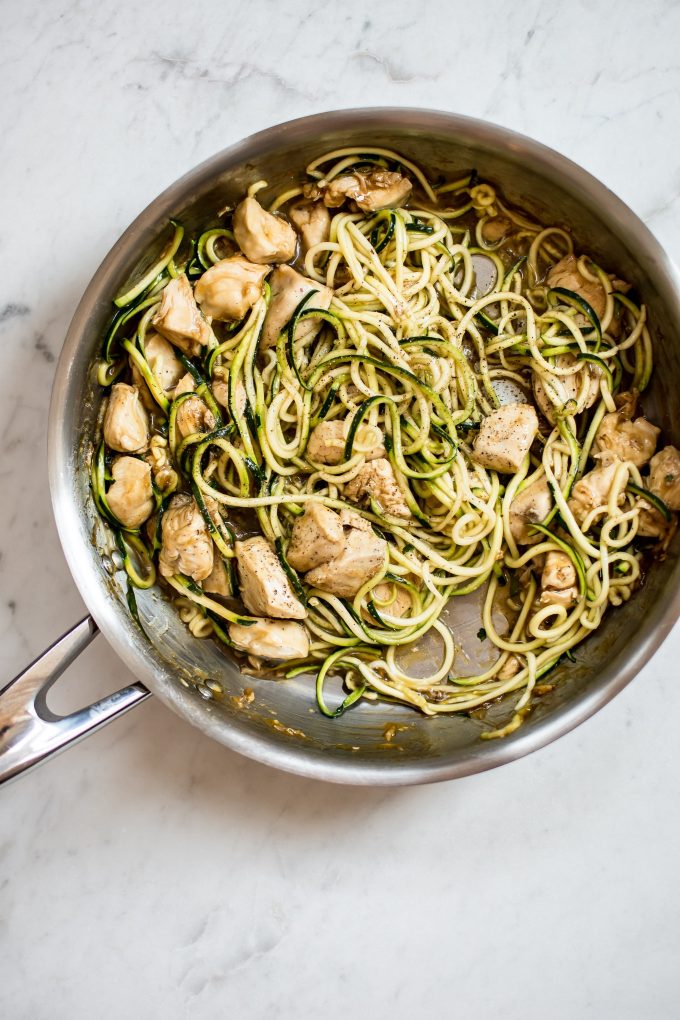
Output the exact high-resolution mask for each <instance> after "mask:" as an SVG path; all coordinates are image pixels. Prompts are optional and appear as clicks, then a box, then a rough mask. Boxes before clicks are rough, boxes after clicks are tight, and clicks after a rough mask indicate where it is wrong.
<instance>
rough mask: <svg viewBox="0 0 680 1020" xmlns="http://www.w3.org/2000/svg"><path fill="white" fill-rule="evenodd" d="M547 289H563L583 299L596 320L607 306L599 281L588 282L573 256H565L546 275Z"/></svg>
mask: <svg viewBox="0 0 680 1020" xmlns="http://www.w3.org/2000/svg"><path fill="white" fill-rule="evenodd" d="M546 282H547V284H548V286H549V287H564V288H565V290H571V291H573V292H574V294H578V295H579V297H582V298H584V300H586V301H587V302H588V304H589V305H590V307H591V308H592V310H593V311H594V312H595V314H596V315H597V317H598V318H601V317H602V316H603V315H604V310H605V307H606V304H607V293H606V291H605V289H604V287H603V286H602V284H601V283H600V281H599V280H595V281H593V280H589V279H588V278H587V277H585V276H584V275H583V274H582V273H581V272H580V271H579V267H578V259H577V258H576V256H575V255H565V256H564V258H563V259H560V261H559V262H558V263H556V265H554V266H553V267H552V269H551V270H550V272H549V273H548V276H547V280H546Z"/></svg>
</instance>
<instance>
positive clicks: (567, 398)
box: [532, 354, 600, 425]
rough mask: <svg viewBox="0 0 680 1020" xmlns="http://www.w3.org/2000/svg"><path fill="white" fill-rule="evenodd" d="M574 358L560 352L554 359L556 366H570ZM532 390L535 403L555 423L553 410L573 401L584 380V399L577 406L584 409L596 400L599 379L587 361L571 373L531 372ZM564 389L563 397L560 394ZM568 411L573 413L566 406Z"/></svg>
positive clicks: (573, 362)
mask: <svg viewBox="0 0 680 1020" xmlns="http://www.w3.org/2000/svg"><path fill="white" fill-rule="evenodd" d="M576 363H577V362H576V358H575V357H574V355H573V354H562V355H560V356H559V357H557V358H556V359H555V364H556V367H557V368H571V367H572V366H573V365H575V364H576ZM532 374H533V390H534V397H535V398H536V403H537V404H538V406H539V408H540V409H541V411H542V412H543V414H544V415H545V417H546V418H547V419H548V421H549V422H550V424H551V425H554V424H555V420H556V419H555V410H556V409H558V410H559V409H560V408H561V407H562V406H563V405H564V404H567V403H570V402H575V401H576V400H577V399H578V396H579V393H580V392H581V387H582V386H583V384H584V379H585V380H586V390H585V400H584V402H583V404H582V405H581V406H580V408H579V412H580V411H584V410H585V409H586V408H587V407H592V405H593V404H594V403H595V401H596V400H597V398H598V396H599V393H600V379H599V376H598V375H597V374H596V372H595V371H593V369H592V368H591V366H590V365H588V364H587V363H585V362H584V363H583V365H582V367H581V370H580V371H579V372H575V373H574V374H573V375H548V376H547V377H545V378H544V377H543V376H540V375H539V374H538V372H533V373H532ZM562 391H564V397H563V396H562ZM567 412H568V413H575V408H574V411H570V409H569V408H567Z"/></svg>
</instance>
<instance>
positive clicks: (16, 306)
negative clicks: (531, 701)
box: [0, 0, 680, 1020]
mask: <svg viewBox="0 0 680 1020" xmlns="http://www.w3.org/2000/svg"><path fill="white" fill-rule="evenodd" d="M59 12H60V13H59ZM2 20H3V50H2V56H1V57H0V81H1V83H2V85H1V94H2V96H3V103H2V108H1V111H0V126H1V128H2V138H3V146H2V151H3V156H2V163H1V165H0V175H1V180H2V188H1V189H0V250H1V252H2V274H1V275H0V365H1V372H0V390H1V391H2V399H0V436H1V437H2V446H1V449H2V459H1V462H0V463H1V465H2V466H1V469H0V479H1V481H0V486H1V488H0V492H1V494H2V495H1V499H0V522H1V526H0V556H1V559H0V585H1V599H0V625H1V628H2V630H1V634H2V641H1V644H0V662H1V666H2V669H1V671H0V677H9V676H11V675H13V674H14V673H15V672H16V671H17V670H18V669H19V668H20V667H21V666H22V665H23V664H25V663H26V662H27V661H28V660H29V659H30V658H31V657H32V656H33V655H34V654H35V653H37V652H38V651H39V650H41V649H42V647H44V646H45V645H46V644H47V643H48V641H50V640H52V639H53V638H54V637H56V636H57V635H58V634H60V633H61V632H62V631H63V630H65V629H66V628H67V627H68V626H69V625H70V624H71V623H73V622H74V621H75V620H76V619H77V618H79V616H81V615H82V614H83V612H84V610H83V606H82V603H81V601H80V599H79V597H78V595H77V593H76V589H75V587H74V585H73V582H72V580H71V578H70V575H69V573H68V571H67V568H66V564H65V561H64V558H63V555H62V552H61V549H60V547H59V543H58V541H57V536H56V531H55V528H54V525H53V523H52V516H51V510H50V504H49V495H48V489H47V479H46V466H45V432H46V427H45V420H46V417H45V415H46V409H47V405H48V400H49V393H50V386H51V381H52V375H53V370H54V363H55V358H56V356H57V354H58V352H59V348H60V346H61V342H62V338H63V336H64V333H65V330H66V327H67V324H68V321H69V319H70V317H71V314H72V312H73V310H74V307H75V305H76V302H77V300H78V298H79V296H80V294H81V293H82V291H83V289H84V287H85V285H86V283H87V281H88V279H89V277H90V276H91V274H92V272H93V270H94V268H95V267H96V265H97V264H98V263H99V261H100V260H101V258H102V257H103V255H104V254H105V253H106V251H107V250H108V248H109V247H110V246H111V245H112V244H113V242H114V241H115V240H116V238H117V237H118V235H119V233H120V232H121V231H122V229H123V228H124V227H125V226H126V225H127V224H128V223H129V221H130V220H131V219H132V218H133V217H134V216H135V215H136V214H137V213H138V211H139V210H140V209H141V208H142V207H143V206H144V205H146V204H147V202H148V201H150V200H151V199H152V198H153V197H154V196H155V195H156V194H157V193H158V192H159V191H160V190H161V189H163V188H164V187H165V186H166V185H167V184H169V183H170V182H172V181H173V180H174V179H175V178H176V177H178V176H179V175H180V174H181V173H183V172H184V171H186V170H187V169H189V168H190V167H192V166H193V165H195V164H196V163H197V162H199V161H200V160H202V159H204V158H205V157H207V156H209V155H210V154H211V153H213V152H214V151H217V150H218V149H220V148H222V147H224V146H225V145H228V144H229V143H231V142H233V141H235V140H237V139H238V138H239V137H241V136H243V135H245V134H248V133H250V132H252V131H253V130H256V129H260V128H263V127H266V126H268V125H270V124H274V123H276V122H278V121H281V120H284V119H288V118H290V117H294V116H299V115H303V114H306V113H309V112H314V111H320V110H324V109H329V108H337V107H343V106H361V105H380V104H383V105H410V106H418V105H420V106H430V107H436V108H442V109H450V110H454V111H457V112H460V113H467V114H471V115H476V116H481V117H485V118H488V119H490V120H493V121H496V122H498V123H501V124H504V125H507V126H509V127H511V128H515V129H517V130H519V131H522V132H525V133H527V134H530V135H533V136H534V137H536V138H538V139H540V140H541V141H543V142H545V143H547V144H548V145H553V146H554V147H556V148H558V149H559V150H561V151H562V152H563V153H565V154H566V155H568V156H570V157H571V158H573V159H574V160H576V161H577V162H579V163H581V164H582V165H583V166H585V167H586V168H587V169H588V170H590V171H591V172H593V173H594V174H595V175H597V176H598V177H600V178H601V179H602V180H604V181H605V182H606V183H607V184H608V185H609V186H610V187H612V188H613V190H614V191H616V192H617V193H618V194H619V195H620V196H621V197H622V198H623V199H624V200H625V201H626V202H628V203H629V204H630V205H631V206H632V208H633V209H634V210H635V211H636V212H637V213H639V214H640V215H641V216H642V217H643V219H645V220H646V221H647V223H648V224H649V225H650V227H651V228H652V229H653V230H654V231H655V233H656V234H657V236H658V237H659V238H660V240H661V242H662V243H663V244H665V245H666V247H667V249H668V250H669V252H670V254H671V255H672V256H674V257H675V258H676V259H679V260H680V201H679V198H678V196H679V193H680V140H679V138H678V131H677V125H678V121H679V118H680V64H679V63H678V49H677V40H678V37H679V35H680V7H679V6H678V5H677V4H676V3H674V2H662V0H648V2H647V3H646V4H644V5H642V4H636V3H633V2H631V0H623V3H621V2H619V3H617V4H614V3H610V2H604V0H593V2H591V3H590V4H586V3H583V2H578V3H574V4H570V5H563V6H561V7H559V8H558V7H557V6H556V5H550V4H542V3H540V2H539V0H526V2H525V3H523V4H501V3H496V2H491V3H488V4H486V5H476V6H475V5H474V4H473V5H470V4H463V3H460V2H458V0H455V2H454V0H450V2H445V0H433V2H430V3H429V4H427V5H426V6H425V5H418V4H414V3H412V2H411V3H405V2H404V0H393V2H391V3H389V4H388V3H386V2H382V3H380V2H378V3H373V4H370V5H367V4H361V3H358V2H356V0H344V2H343V3H342V4H339V5H334V4H327V5H325V6H319V7H318V8H317V5H314V4H312V3H309V2H308V0H297V2H290V3H288V4H283V3H275V2H273V0H272V2H268V0H250V2H249V3H247V4H245V3H240V4H237V3H235V2H233V0H222V2H216V0H206V2H203V3H193V4H192V3H187V2H185V0H181V2H180V0H166V3H164V4H162V5H160V6H159V5H148V4H147V5H143V4H139V3H132V2H131V0H119V2H118V3H116V4H107V3H100V4H94V3H88V2H87V0H85V2H80V3H77V2H68V3H64V4H57V5H48V4H44V3H38V2H37V0H5V2H4V3H3V5H2ZM679 655H680V630H678V629H677V628H676V631H675V633H674V635H673V636H672V637H671V638H670V639H669V640H668V641H667V642H666V644H665V645H664V647H663V648H662V650H661V651H660V652H659V653H658V654H657V655H656V657H655V658H654V659H653V661H652V662H651V663H650V664H649V665H648V666H647V668H646V669H645V670H644V671H643V673H642V674H641V675H640V676H639V677H638V679H637V680H636V681H635V682H634V683H633V684H631V685H630V687H629V688H628V689H627V690H626V691H624V692H623V693H622V694H621V695H620V696H619V697H618V698H617V699H616V700H615V701H614V702H613V703H612V704H611V705H610V706H609V707H608V708H606V709H605V710H604V711H603V712H601V713H600V714H599V715H598V716H596V717H595V718H594V719H592V720H591V721H589V722H588V723H586V724H585V725H584V726H582V727H581V728H580V729H579V730H577V731H576V732H574V733H572V734H570V735H569V736H567V737H565V738H563V739H562V740H560V741H558V743H556V744H554V745H552V746H551V747H549V748H547V749H545V750H543V751H541V752H539V753H538V754H535V755H533V756H530V757H529V758H527V759H524V760H522V761H520V762H517V763H515V764H514V765H511V766H507V767H505V768H503V769H500V770H497V771H496V772H494V773H488V774H485V775H481V776H477V777H474V778H470V779H467V780H464V781H458V782H454V783H447V784H441V785H438V786H434V787H423V788H413V789H403V790H389V791H384V790H383V791H379V790H370V789H369V790H366V789H348V788H339V787H337V788H336V787H330V786H325V785H322V784H320V783H315V782H311V781H305V780H301V779H297V778H294V777H291V776H287V775H283V774H280V773H276V772H273V771H270V770H267V769H265V768H263V767H262V766H259V765H257V764H255V763H253V762H251V761H247V760H245V759H242V758H240V757H238V756H236V755H234V754H232V753H230V752H228V751H226V750H225V749H223V748H222V747H220V746H218V745H217V744H214V743H212V742H210V741H209V740H207V739H206V738H204V737H202V736H201V735H200V734H199V733H198V732H197V731H195V730H192V729H191V728H190V727H189V726H188V725H187V724H185V723H183V722H181V721H180V720H179V719H177V718H175V716H173V715H172V714H171V713H170V712H169V711H168V710H166V709H165V708H164V707H162V706H161V705H160V704H158V703H156V702H154V701H153V700H150V701H148V702H147V703H145V704H144V706H142V707H141V708H139V709H137V710H135V711H134V712H133V713H132V714H131V715H129V716H127V717H126V718H125V719H124V720H122V721H119V722H118V723H117V724H114V725H112V726H110V727H108V728H107V729H105V730H103V731H101V732H100V733H99V734H97V735H96V736H94V737H92V738H91V739H89V740H88V741H86V742H85V743H83V744H80V745H79V746H78V747H77V748H75V749H74V750H72V751H70V752H68V753H67V754H65V755H63V756H62V757H61V758H59V759H57V760H56V761H55V762H54V763H52V764H50V765H49V766H47V767H45V768H42V769H39V770H37V771H35V772H33V773H32V774H30V775H29V776H27V777H25V778H24V779H23V780H21V781H20V782H17V783H16V784H14V785H13V786H11V787H8V788H6V789H5V790H3V791H2V794H1V797H2V804H1V810H0V1015H1V1016H2V1017H3V1018H5V1020H24V1018H26V1020H43V1018H45V1020H60V1018H67V1017H68V1018H80V1017H83V1018H85V1017H90V1016H93V1015H94V1016H97V1017H98V1018H100V1020H117V1018H120V1017H144V1018H146V1017H149V1018H156V1017H163V1018H164V1020H175V1018H185V1017H191V1018H192V1020H203V1018H213V1017H214V1018H223V1017H233V1018H239V1020H250V1018H265V1017H267V1018H269V1017H282V1018H295V1020H302V1018H306V1017H310V1018H311V1017H314V1018H317V1017H325V1018H328V1020H335V1018H341V1017H342V1018H344V1017H346V1016H358V1017H364V1016H366V1017H369V1016H370V1017H373V1018H375V1020H380V1018H383V1017H384V1018H387V1017H390V1018H401V1017H421V1016H423V1017H424V1016H428V1017H447V1018H449V1017H466V1018H467V1020H478V1018H487V1017H503V1018H505V1020H539V1018H540V1020H543V1018H545V1017H550V1018H551V1020H573V1018H586V1017H593V1018H598V1020H600V1018H603V1017H604V1018H609V1017H616V1018H617V1020H637V1018H639V1017H643V1016H644V1017H653V1018H654V1020H665V1018H669V1020H670V1018H671V1017H673V1018H675V1017H677V1016H678V1005H677V1003H678V992H679V991H680V987H679V979H678V966H677V961H678V951H679V950H680V894H679V893H678V885H677V861H678V844H679V839H680V816H679V812H678V794H679V793H680V778H679V777H680V746H679V744H678V737H677V725H676V720H677V718H678V715H679V714H680V687H679V686H678V673H677V660H678V656H679ZM674 662H675V666H674V665H673V663H674ZM129 679H130V677H129V674H127V673H126V670H125V668H124V667H123V666H122V665H121V663H120V662H119V661H118V660H117V659H116V657H115V656H114V654H113V652H112V651H110V649H109V648H108V646H107V645H106V644H105V642H104V640H103V639H101V638H100V639H99V640H98V641H97V642H96V644H95V646H93V647H92V649H91V650H89V651H88V652H87V653H86V655H85V656H84V657H83V658H82V659H81V660H80V661H79V662H78V663H77V665H76V666H75V667H74V668H73V669H72V670H71V673H70V674H69V677H68V680H66V681H65V686H64V691H63V692H62V694H61V695H60V699H61V704H63V705H65V706H67V707H68V706H69V705H70V706H75V705H77V704H79V703H82V702H84V700H86V699H89V698H90V697H91V696H92V695H98V694H100V693H104V692H105V691H111V690H113V689H114V688H116V687H118V686H122V685H123V684H124V683H126V682H128V681H129Z"/></svg>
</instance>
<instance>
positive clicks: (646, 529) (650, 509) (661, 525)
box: [637, 499, 671, 538]
mask: <svg viewBox="0 0 680 1020" xmlns="http://www.w3.org/2000/svg"><path fill="white" fill-rule="evenodd" d="M638 506H639V508H640V513H639V514H638V529H637V534H638V538H665V537H666V536H667V534H668V531H669V527H671V524H670V522H669V521H667V520H666V518H665V517H664V515H663V514H662V513H661V512H660V511H659V510H657V509H656V507H655V506H652V505H651V503H648V502H647V500H646V499H641V500H640V501H639V502H638Z"/></svg>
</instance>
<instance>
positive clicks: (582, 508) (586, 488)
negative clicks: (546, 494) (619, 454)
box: [568, 463, 623, 524]
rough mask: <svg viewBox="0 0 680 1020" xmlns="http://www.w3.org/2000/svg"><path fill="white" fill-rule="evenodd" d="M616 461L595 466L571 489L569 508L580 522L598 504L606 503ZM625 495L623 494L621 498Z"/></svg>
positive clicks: (580, 522) (614, 472)
mask: <svg viewBox="0 0 680 1020" xmlns="http://www.w3.org/2000/svg"><path fill="white" fill-rule="evenodd" d="M616 468H617V465H616V463H611V464H605V465H603V466H602V467H597V468H593V470H592V471H589V472H588V474H586V475H584V476H583V478H581V479H580V481H578V482H577V483H576V485H575V486H574V488H573V489H572V490H571V498H570V499H569V501H568V505H569V509H570V510H571V512H572V513H573V515H574V517H575V518H576V520H577V521H578V523H579V524H582V523H583V521H584V520H585V519H586V517H587V516H588V514H589V513H590V512H591V511H592V510H594V509H595V508H596V507H598V506H603V505H604V504H606V502H607V500H608V498H609V490H610V489H611V487H612V482H613V481H614V475H615V474H616ZM622 499H623V496H621V500H622Z"/></svg>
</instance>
